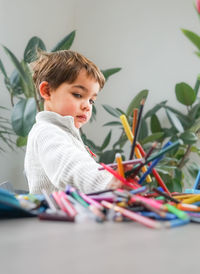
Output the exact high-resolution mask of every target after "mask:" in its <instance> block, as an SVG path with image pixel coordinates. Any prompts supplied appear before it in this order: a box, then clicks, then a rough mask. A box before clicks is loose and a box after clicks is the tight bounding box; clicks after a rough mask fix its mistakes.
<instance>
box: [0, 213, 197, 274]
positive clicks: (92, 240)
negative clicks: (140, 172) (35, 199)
mask: <svg viewBox="0 0 200 274" xmlns="http://www.w3.org/2000/svg"><path fill="white" fill-rule="evenodd" d="M199 238H200V225H198V224H189V225H186V226H182V227H177V228H173V229H161V230H153V229H149V228H146V227H143V226H142V225H140V224H138V223H134V222H129V223H113V222H106V223H103V224H99V223H95V222H92V221H91V222H85V223H65V222H53V221H40V220H38V219H37V218H27V219H12V220H1V221H0V271H1V273H2V274H7V273H9V274H11V273H20V274H23V273H27V274H29V273H34V274H36V273H45V274H46V273H47V274H49V273H50V274H51V273H57V274H58V273H70V274H71V273H87V274H90V273H93V274H94V273H109V274H110V273H117V274H118V273H120V274H121V273H134V274H135V273H141V274H143V273H154V274H157V273H159V274H160V273H166V274H168V273H181V274H185V273H193V274H196V273H198V274H199V273H200V263H199V260H198V259H199V252H200V251H199V249H198V247H199V243H200V240H199Z"/></svg>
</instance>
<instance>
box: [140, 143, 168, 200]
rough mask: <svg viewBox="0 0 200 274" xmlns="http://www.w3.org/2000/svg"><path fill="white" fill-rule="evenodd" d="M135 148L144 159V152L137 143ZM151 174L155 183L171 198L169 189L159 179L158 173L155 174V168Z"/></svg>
mask: <svg viewBox="0 0 200 274" xmlns="http://www.w3.org/2000/svg"><path fill="white" fill-rule="evenodd" d="M136 146H137V148H138V149H139V150H140V153H141V155H142V157H145V155H146V154H145V151H144V150H143V148H142V146H141V145H140V144H139V143H137V144H136ZM152 173H153V175H154V177H155V179H156V181H157V182H158V184H159V185H160V186H161V187H162V188H163V189H164V191H165V192H167V194H168V195H170V196H171V193H170V191H169V189H168V188H167V186H166V185H165V183H164V181H163V179H162V178H161V177H160V175H159V173H158V172H157V170H156V169H155V168H153V170H152Z"/></svg>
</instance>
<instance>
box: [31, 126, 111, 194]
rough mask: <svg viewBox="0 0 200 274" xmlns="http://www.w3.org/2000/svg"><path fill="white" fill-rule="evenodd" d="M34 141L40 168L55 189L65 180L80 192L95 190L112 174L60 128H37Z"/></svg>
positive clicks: (65, 183)
mask: <svg viewBox="0 0 200 274" xmlns="http://www.w3.org/2000/svg"><path fill="white" fill-rule="evenodd" d="M35 145H36V149H37V153H38V158H39V161H40V164H41V165H42V168H43V169H44V171H45V173H46V175H47V176H48V178H49V180H50V181H51V183H52V184H53V185H54V186H55V187H56V188H58V189H65V188H66V185H68V184H69V185H72V186H74V187H76V188H77V189H79V190H80V191H82V192H84V193H88V192H92V191H98V190H103V189H105V188H106V187H107V186H108V184H109V183H110V181H111V180H112V178H113V176H112V175H111V174H110V173H108V172H107V171H99V170H98V168H99V167H100V165H99V164H98V163H96V161H95V160H94V159H93V158H92V157H91V156H90V155H89V153H88V152H87V150H86V149H85V147H84V145H83V144H82V142H81V141H80V140H78V139H77V138H75V137H74V136H73V135H71V134H70V133H69V134H67V133H66V132H64V131H62V129H57V128H56V127H52V128H51V127H49V128H48V129H47V128H44V129H41V130H40V131H38V132H37V136H36V138H35Z"/></svg>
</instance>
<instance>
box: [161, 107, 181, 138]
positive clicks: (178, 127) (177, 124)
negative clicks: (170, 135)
mask: <svg viewBox="0 0 200 274" xmlns="http://www.w3.org/2000/svg"><path fill="white" fill-rule="evenodd" d="M165 111H166V114H167V117H168V119H169V121H170V123H171V125H172V126H174V127H175V128H176V130H177V131H178V132H180V133H182V132H184V128H183V126H182V124H181V122H180V120H179V119H178V117H177V116H176V115H175V114H174V113H173V112H171V111H170V110H167V109H166V110H165Z"/></svg>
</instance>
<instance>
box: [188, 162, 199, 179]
mask: <svg viewBox="0 0 200 274" xmlns="http://www.w3.org/2000/svg"><path fill="white" fill-rule="evenodd" d="M186 167H187V170H188V172H189V174H190V175H191V176H192V177H193V178H194V179H196V177H197V174H198V172H199V169H200V165H198V164H197V163H195V162H192V163H190V164H188V165H187V166H186Z"/></svg>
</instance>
